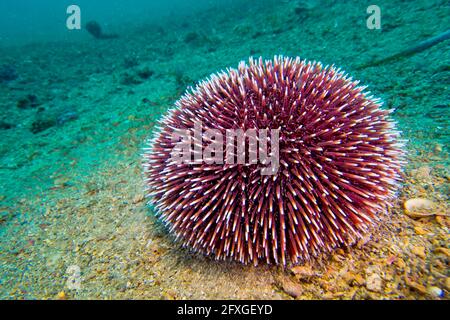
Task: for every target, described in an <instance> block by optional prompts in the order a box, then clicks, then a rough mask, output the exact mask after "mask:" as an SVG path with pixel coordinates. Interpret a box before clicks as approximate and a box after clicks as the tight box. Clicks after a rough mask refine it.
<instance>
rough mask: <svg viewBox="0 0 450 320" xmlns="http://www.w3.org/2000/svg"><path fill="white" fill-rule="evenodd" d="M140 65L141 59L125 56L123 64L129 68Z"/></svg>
mask: <svg viewBox="0 0 450 320" xmlns="http://www.w3.org/2000/svg"><path fill="white" fill-rule="evenodd" d="M138 65H139V60H138V58H137V57H135V56H128V57H125V59H124V60H123V66H124V67H125V68H127V69H129V68H133V67H136V66H138Z"/></svg>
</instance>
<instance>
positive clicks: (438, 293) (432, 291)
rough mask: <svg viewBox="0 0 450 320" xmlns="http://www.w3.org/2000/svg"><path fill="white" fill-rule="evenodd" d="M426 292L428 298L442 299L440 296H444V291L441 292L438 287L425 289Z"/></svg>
mask: <svg viewBox="0 0 450 320" xmlns="http://www.w3.org/2000/svg"><path fill="white" fill-rule="evenodd" d="M427 292H428V293H429V294H430V296H432V297H435V298H442V296H443V295H444V291H442V289H441V288H438V287H429V288H428V289H427Z"/></svg>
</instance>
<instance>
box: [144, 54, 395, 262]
mask: <svg viewBox="0 0 450 320" xmlns="http://www.w3.org/2000/svg"><path fill="white" fill-rule="evenodd" d="M364 89H365V88H364V87H359V86H358V82H357V81H353V80H352V79H351V78H349V77H348V76H347V75H345V73H344V72H342V71H340V70H337V69H335V68H334V67H323V66H322V65H321V64H320V63H316V62H306V61H302V60H300V59H299V58H296V59H291V58H283V57H275V58H274V60H268V61H263V60H262V59H259V60H253V59H250V61H249V65H246V64H245V63H244V62H241V63H240V64H239V67H238V69H237V70H236V69H227V71H226V72H221V73H219V74H216V75H212V76H211V77H210V78H209V79H208V80H206V81H203V82H200V83H199V84H198V85H197V87H196V88H195V89H194V90H192V92H188V93H186V94H185V95H184V96H183V97H181V99H180V100H179V101H177V102H176V107H175V108H174V109H172V110H171V111H170V112H169V113H168V114H167V115H166V116H165V117H164V118H163V119H162V120H161V121H160V128H159V129H158V130H157V132H156V134H155V136H154V138H153V139H152V140H151V141H149V148H148V149H146V151H145V155H144V173H145V177H146V180H145V181H146V185H147V189H146V190H147V195H148V196H149V197H150V203H151V204H153V205H154V206H155V208H156V210H157V211H158V212H159V214H160V217H161V219H162V220H163V221H164V222H165V223H166V224H167V225H168V226H169V229H170V231H171V232H173V233H174V234H175V235H176V237H177V238H178V239H180V240H181V241H182V242H183V243H184V244H185V245H187V246H189V247H191V248H194V249H195V250H197V251H200V252H203V253H206V254H212V255H214V256H215V257H216V258H217V259H233V260H238V261H241V262H243V263H248V262H253V263H254V264H257V263H258V261H259V260H265V261H266V262H267V263H275V264H283V265H286V263H287V262H292V263H294V264H295V263H298V262H299V261H301V260H305V259H310V257H311V256H313V255H316V254H318V253H319V252H322V251H330V250H331V249H332V248H334V247H336V246H339V245H347V244H350V243H352V242H354V241H355V240H356V239H358V238H359V237H361V235H362V234H363V233H365V232H367V229H368V226H369V225H371V224H372V223H373V222H374V220H375V219H376V218H377V216H379V214H380V213H381V212H382V211H384V210H386V206H388V205H389V201H390V200H391V199H392V198H393V196H394V193H395V191H396V189H397V185H398V182H399V181H400V178H401V177H400V174H401V168H402V165H403V163H404V153H403V151H402V142H401V141H400V140H399V132H398V131H396V129H395V123H394V122H393V121H392V120H391V119H390V118H389V113H390V111H387V110H383V109H381V108H380V107H381V103H380V101H379V100H378V99H375V98H373V97H372V96H369V95H368V94H367V93H365V92H364ZM196 122H201V123H202V124H203V126H204V127H205V128H212V129H216V130H218V131H220V132H221V133H222V134H223V135H225V134H226V131H227V130H229V129H242V130H244V131H245V130H247V129H280V131H279V164H280V167H279V170H278V171H277V172H276V174H275V175H273V176H270V175H263V174H261V170H262V169H263V168H264V167H265V166H264V165H263V164H261V163H256V164H228V163H224V164H206V163H205V162H200V163H175V162H174V161H173V160H172V159H171V152H172V150H173V148H174V147H175V146H176V143H177V142H176V141H174V140H173V135H174V132H175V131H176V130H193V128H194V126H195V123H196ZM192 144H193V145H194V149H195V148H197V150H200V151H202V150H204V149H205V147H206V146H204V145H202V144H201V143H200V142H199V141H198V139H195V138H194V139H193V142H192Z"/></svg>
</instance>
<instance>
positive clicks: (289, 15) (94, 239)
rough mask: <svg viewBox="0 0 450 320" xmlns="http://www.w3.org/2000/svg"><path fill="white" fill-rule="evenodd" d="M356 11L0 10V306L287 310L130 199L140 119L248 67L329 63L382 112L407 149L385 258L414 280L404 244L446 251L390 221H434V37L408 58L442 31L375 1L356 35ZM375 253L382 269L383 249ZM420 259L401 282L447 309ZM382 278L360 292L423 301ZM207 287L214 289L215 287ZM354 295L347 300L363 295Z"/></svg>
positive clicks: (147, 123) (430, 5)
mask: <svg viewBox="0 0 450 320" xmlns="http://www.w3.org/2000/svg"><path fill="white" fill-rule="evenodd" d="M71 4H77V5H78V6H79V8H80V11H81V26H82V27H81V29H80V30H69V29H68V28H67V26H66V20H67V18H68V17H69V15H68V14H67V13H66V9H67V7H68V6H69V5H71ZM371 4H373V3H372V2H368V1H342V2H337V3H335V1H328V0H314V1H313V0H311V1H251V2H250V1H238V0H227V1H225V0H222V1H207V0H203V1H181V0H177V1H174V0H172V1H137V0H135V1H127V2H125V1H119V0H115V1H95V4H93V3H92V1H84V0H79V1H75V2H73V1H56V0H55V1H51V0H46V1H40V2H39V4H38V3H36V2H35V1H25V0H20V1H9V0H7V1H2V2H1V3H0V12H1V14H2V19H0V136H1V139H0V214H1V216H0V235H1V238H0V298H2V299H9V298H50V299H51V298H58V294H61V292H64V297H67V298H75V299H76V298H152V299H159V298H176V299H183V298H231V297H239V298H269V299H272V298H288V297H289V295H286V293H285V292H284V291H285V290H284V291H283V290H282V288H283V286H281V289H280V286H279V285H277V284H274V283H276V282H277V281H278V280H273V279H274V277H275V275H278V273H277V271H274V270H272V269H270V268H269V269H266V268H265V267H262V268H260V269H246V267H241V266H236V265H234V264H232V265H231V266H230V265H226V266H227V267H223V265H222V264H216V263H214V262H211V261H210V260H208V259H207V258H204V257H197V256H195V255H191V253H189V252H187V251H183V249H180V248H179V247H178V246H177V245H176V244H174V243H173V242H172V239H170V238H168V237H166V232H165V230H164V228H162V227H161V226H160V225H159V224H158V223H157V221H155V219H154V217H153V214H152V211H151V209H149V208H147V207H146V206H145V203H144V201H143V199H142V197H141V195H142V189H143V183H142V177H141V167H140V161H141V155H140V153H141V149H142V147H143V146H144V141H145V139H146V138H147V137H148V136H149V135H150V134H151V132H152V130H153V129H154V126H155V123H156V121H157V120H158V119H160V118H161V116H162V115H163V114H164V112H165V111H166V110H167V109H169V108H170V107H171V106H173V104H174V102H175V101H176V100H177V99H178V98H179V97H180V96H181V94H183V92H184V91H185V89H186V88H187V87H188V86H191V85H194V84H195V83H196V82H197V81H199V80H201V79H203V78H205V77H207V76H208V75H210V74H211V73H213V72H217V71H219V70H223V69H225V68H227V67H237V65H238V63H239V61H241V60H247V59H248V57H249V56H253V57H259V56H262V57H264V58H272V57H273V56H274V55H279V54H281V55H285V56H293V57H296V56H300V57H302V58H304V59H308V60H317V61H321V62H322V63H323V64H325V65H327V64H330V65H331V64H334V65H336V66H338V67H341V68H342V69H343V70H345V71H346V72H348V73H349V74H350V75H351V76H353V77H354V78H355V79H359V80H361V83H362V84H364V85H368V86H369V87H368V89H369V90H370V91H371V92H372V93H373V94H374V95H375V96H377V97H379V98H381V99H382V100H383V101H384V105H385V107H386V108H393V109H395V110H396V111H395V112H394V113H393V117H394V118H395V120H396V121H397V122H398V127H399V129H400V130H401V131H402V132H403V137H404V138H405V139H407V140H408V144H407V152H408V165H407V167H406V171H405V184H404V185H405V187H404V189H402V190H401V191H400V196H399V202H398V203H395V204H394V209H393V210H394V213H396V218H395V219H394V220H393V222H392V223H391V225H393V226H401V228H403V230H408V231H405V232H404V234H402V233H400V235H399V237H400V238H399V239H397V241H400V242H402V241H405V243H406V242H408V243H409V244H408V245H405V247H404V248H403V247H402V250H400V249H399V250H400V251H399V252H398V253H397V254H398V256H401V257H403V260H405V261H406V263H407V264H408V265H407V267H406V268H409V269H410V270H416V271H417V270H419V269H417V268H419V267H417V266H416V265H415V264H414V263H415V262H414V259H408V258H407V257H408V255H409V254H410V252H411V250H412V249H411V248H410V247H409V246H410V245H411V246H412V245H414V246H421V247H425V248H426V252H429V253H430V254H431V253H432V252H435V251H434V250H435V249H436V248H440V247H448V245H449V243H448V236H447V234H448V229H447V228H448V224H446V222H445V221H444V222H442V221H441V222H439V221H440V220H439V221H435V220H427V221H419V222H420V223H423V226H421V227H422V228H425V229H426V230H428V231H429V232H428V233H426V234H425V235H421V237H420V238H418V237H417V235H416V234H415V233H414V228H415V227H417V223H418V222H417V221H416V220H412V219H410V218H409V217H406V216H405V215H403V214H402V204H401V203H402V202H403V201H404V200H406V199H408V198H411V197H425V198H428V199H431V200H433V201H434V202H435V203H437V204H438V208H439V210H440V212H444V214H448V194H449V193H448V191H449V190H448V182H449V171H448V164H449V159H448V142H449V130H448V125H449V115H450V112H449V110H450V109H449V98H450V95H449V90H448V87H449V83H450V81H449V80H450V50H449V45H450V40H449V39H448V37H447V38H445V37H443V38H442V41H439V42H436V43H433V45H431V46H429V47H426V48H422V49H423V50H419V49H417V50H414V49H413V50H409V49H411V48H415V47H416V46H417V45H419V44H420V43H422V42H423V41H426V40H428V39H430V38H433V37H436V36H438V35H441V34H443V33H445V32H447V33H448V32H449V26H450V6H449V4H448V2H447V1H439V0H426V1H425V0H423V1H419V0H417V1H407V2H404V1H378V2H377V3H376V4H377V5H378V6H379V8H380V9H381V15H380V19H381V25H380V26H381V28H380V29H370V28H368V27H367V19H368V18H369V16H370V14H368V13H367V11H366V10H367V8H368V6H369V5H371ZM89 21H96V22H97V23H98V24H99V25H100V27H101V29H102V32H103V33H104V34H110V35H112V34H114V35H117V37H114V38H108V39H99V38H95V37H93V36H92V35H91V34H90V33H89V32H88V30H87V29H86V27H85V26H86V23H87V22H89ZM405 50H409V51H408V54H404V55H402V54H400V55H399V56H398V58H396V59H394V60H392V61H384V62H383V61H381V63H379V64H377V63H375V62H377V61H379V60H383V59H384V58H387V57H389V56H391V55H395V54H397V53H402V52H403V51H405ZM371 63H373V65H371ZM423 172H425V174H424V173H423ZM443 219H446V218H445V217H444V218H443ZM386 232H387V231H386ZM391 232H393V231H392V230H391ZM395 234H397V233H395ZM386 239H389V237H386ZM390 239H391V241H394V239H395V237H391V238H390ZM385 241H389V240H385ZM436 241H437V242H438V243H435V242H436ZM402 243H403V242H402ZM391 245H392V247H393V248H394V247H395V246H394V243H393V242H387V243H386V246H391ZM355 250H356V249H355ZM393 250H394V249H393ZM395 250H396V249H395ZM395 250H394V251H395ZM361 252H364V251H361ZM361 252H359V251H356V252H355V253H352V254H353V255H354V257H357V256H358V254H362V253H361ZM376 252H378V256H377V257H378V258H380V257H384V256H383V255H384V254H385V252H384V251H383V250H381V249H379V251H376ZM378 258H377V259H378ZM377 259H375V260H373V261H372V263H374V264H376V265H377V263H378V262H376V261H378V260H379V259H378V260H377ZM380 259H381V258H380ZM428 259H429V260H427V261H428V262H427V263H429V264H430V265H431V266H430V265H426V266H423V267H421V268H422V269H420V270H419V271H420V272H416V274H417V279H415V280H414V281H415V282H416V283H419V284H421V285H423V286H424V287H425V288H428V287H439V288H442V290H444V292H445V294H444V295H443V297H447V295H446V294H447V293H448V292H447V290H448V288H446V287H445V278H446V277H448V270H447V269H446V266H445V262H442V263H443V264H444V265H443V266H439V264H433V263H434V262H433V261H437V260H439V259H441V258H440V256H439V254H436V256H434V255H433V256H428ZM441 260H442V259H441ZM348 261H351V258H349V259H348ZM379 264H380V268H381V269H383V268H384V266H381V263H379ZM73 265H76V266H79V268H80V270H81V277H82V280H83V281H82V287H81V289H70V288H68V287H67V278H68V276H69V275H68V273H67V269H68V267H70V266H73ZM416 267H417V268H416ZM358 268H360V269H358V270H356V271H354V272H355V273H358V272H359V273H360V274H362V276H363V277H365V275H367V273H368V272H367V270H366V268H365V266H363V265H361V266H360V267H358ZM383 270H384V269H383ZM433 270H438V271H439V273H440V274H443V276H437V275H435V274H434V273H433ZM336 272H337V271H336ZM389 272H390V271H389ZM389 272H388V271H386V272H385V273H388V274H389ZM397 273H401V272H397ZM397 273H395V274H397ZM275 278H276V277H275ZM393 278H394V279H395V276H393ZM200 279H201V280H202V281H200ZM333 279H334V278H330V280H329V282H330V283H331V282H333V281H336V279H334V280H333ZM430 279H431V280H430ZM326 281H328V280H326ZM383 281H384V282H383V283H384V284H385V286H384V289H383V290H382V291H379V292H378V291H377V292H375V293H373V292H372V293H370V290H369V293H367V294H368V295H369V296H370V294H373V295H374V296H373V297H374V298H402V297H412V298H422V297H428V298H430V295H427V294H426V293H425V294H422V293H420V290H419V291H417V290H413V289H411V288H409V287H408V285H407V284H405V283H404V282H405V280H404V279H401V280H399V281H400V282H399V283H400V285H398V286H397V287H395V288H393V289H392V288H391V287H390V286H389V285H388V283H389V282H390V281H392V280H389V279H383ZM402 281H403V282H402ZM199 282H201V284H200V283H199ZM220 283H227V286H224V288H222V289H216V287H217V286H218V284H220ZM255 283H260V289H259V291H258V292H255V291H254V290H252V287H253V286H254V284H255ZM309 285H310V287H308V288H310V291H308V290H306V291H305V293H304V297H305V298H313V297H316V298H317V297H318V298H320V297H321V296H320V294H322V295H324V294H325V293H329V292H328V291H327V290H329V291H330V292H332V289H324V288H322V289H321V290H322V291H320V292H321V293H319V290H318V289H317V288H319V287H320V284H319V282H314V281H312V282H311V283H310V284H309ZM363 287H364V286H363ZM388 289H389V290H388ZM341 290H343V291H344V292H350V290H347V289H345V288H344V289H342V288H341ZM324 291H325V293H324ZM335 291H339V290H337V289H336V290H335ZM357 292H358V293H357V294H356V295H354V296H352V297H351V298H368V297H369V296H367V295H366V292H363V290H362V289H361V293H360V292H359V291H357ZM61 295H62V294H61ZM61 295H60V296H59V297H61ZM344 297H347V296H344Z"/></svg>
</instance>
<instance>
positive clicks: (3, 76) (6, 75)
mask: <svg viewBox="0 0 450 320" xmlns="http://www.w3.org/2000/svg"><path fill="white" fill-rule="evenodd" d="M17 77H18V76H17V72H16V69H14V68H13V67H12V66H11V65H8V64H5V65H3V66H1V67H0V83H2V82H8V81H12V80H16V79H17Z"/></svg>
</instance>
